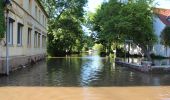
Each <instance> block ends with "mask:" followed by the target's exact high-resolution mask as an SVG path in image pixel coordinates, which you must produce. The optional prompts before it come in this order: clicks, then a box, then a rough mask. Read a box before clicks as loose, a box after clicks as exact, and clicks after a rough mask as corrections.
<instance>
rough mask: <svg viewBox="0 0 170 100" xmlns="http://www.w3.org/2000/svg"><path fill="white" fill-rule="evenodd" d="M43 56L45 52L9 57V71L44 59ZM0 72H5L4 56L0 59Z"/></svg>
mask: <svg viewBox="0 0 170 100" xmlns="http://www.w3.org/2000/svg"><path fill="white" fill-rule="evenodd" d="M45 57H46V54H38V55H32V56H15V57H9V71H10V72H12V71H15V70H17V69H19V68H23V67H27V66H30V65H32V64H35V63H36V62H38V61H40V60H43V59H45ZM0 74H6V58H1V59H0Z"/></svg>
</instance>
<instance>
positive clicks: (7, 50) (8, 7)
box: [4, 0, 12, 75]
mask: <svg viewBox="0 0 170 100" xmlns="http://www.w3.org/2000/svg"><path fill="white" fill-rule="evenodd" d="M4 4H5V9H6V75H9V48H8V38H9V37H8V34H10V33H9V11H10V10H11V9H12V4H11V1H10V0H4Z"/></svg>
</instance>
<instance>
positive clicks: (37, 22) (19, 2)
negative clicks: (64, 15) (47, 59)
mask: <svg viewBox="0 0 170 100" xmlns="http://www.w3.org/2000/svg"><path fill="white" fill-rule="evenodd" d="M11 3H12V9H11V10H10V12H9V18H10V20H11V19H12V21H13V36H12V44H10V43H9V44H8V46H9V56H10V58H9V59H10V61H11V62H9V63H10V64H13V65H10V66H12V67H17V66H15V65H14V64H16V65H20V64H21V63H23V62H19V61H17V59H18V58H19V57H22V58H23V59H25V60H24V63H25V64H26V63H27V61H30V59H33V60H35V61H36V55H37V59H41V58H40V57H44V55H46V37H47V17H48V16H47V14H46V13H45V12H44V10H43V9H42V6H41V5H40V4H39V3H38V2H37V0H11ZM36 9H37V11H35V10H36ZM36 12H37V13H36ZM39 12H40V13H39ZM5 15H6V12H5ZM19 25H21V27H22V31H21V38H20V39H21V45H18V41H17V40H18V38H17V37H18V36H19V35H18V32H19V31H18V26H19ZM9 29H10V28H7V33H9ZM28 29H31V32H30V33H31V35H30V37H31V39H29V40H31V42H30V44H28V37H29V35H28ZM35 34H39V35H36V38H35ZM8 37H9V36H8ZM36 41H37V42H36ZM35 43H36V44H35ZM1 44H2V45H1V47H0V48H1V49H0V57H1V60H2V61H1V62H0V73H1V72H2V69H3V67H4V66H5V65H4V64H5V62H4V59H5V58H6V37H5V38H4V40H3V41H2V43H1ZM32 57H34V58H35V59H34V58H32ZM3 62H4V63H3ZM13 69H15V68H13ZM3 70H4V69H3Z"/></svg>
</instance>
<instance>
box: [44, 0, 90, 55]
mask: <svg viewBox="0 0 170 100" xmlns="http://www.w3.org/2000/svg"><path fill="white" fill-rule="evenodd" d="M45 1H46V2H47V3H44V6H45V8H46V10H47V11H48V14H49V16H50V19H49V22H48V25H49V26H48V47H47V50H48V53H49V55H51V56H58V55H64V54H66V53H70V52H79V51H81V49H82V48H83V45H82V44H83V39H82V38H83V35H84V33H83V30H82V26H81V25H82V23H83V20H84V17H83V16H84V9H83V7H84V6H85V5H86V2H87V0H42V2H45Z"/></svg>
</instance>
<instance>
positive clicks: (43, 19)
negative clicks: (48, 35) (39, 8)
mask: <svg viewBox="0 0 170 100" xmlns="http://www.w3.org/2000/svg"><path fill="white" fill-rule="evenodd" d="M42 21H43V22H42V24H43V25H44V15H43V19H42Z"/></svg>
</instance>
